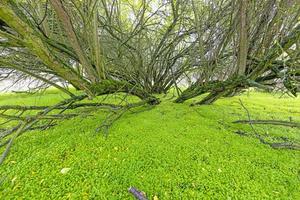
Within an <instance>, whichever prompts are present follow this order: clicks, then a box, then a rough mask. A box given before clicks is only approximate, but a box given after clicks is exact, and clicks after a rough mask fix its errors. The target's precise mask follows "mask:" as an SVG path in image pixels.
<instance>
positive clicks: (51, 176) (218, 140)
mask: <svg viewBox="0 0 300 200" xmlns="http://www.w3.org/2000/svg"><path fill="white" fill-rule="evenodd" d="M170 97H171V95H168V96H165V97H164V96H161V100H162V103H161V104H160V105H158V106H155V107H153V108H152V109H145V108H138V109H135V110H134V111H131V112H127V113H126V114H125V115H123V116H122V117H121V118H120V119H119V120H118V121H116V122H115V123H114V125H113V126H112V127H111V128H110V130H109V134H108V137H104V135H103V133H101V132H100V133H96V132H95V129H96V128H97V127H98V126H99V125H100V124H101V122H102V121H103V119H104V118H105V116H106V115H107V114H108V113H107V112H105V111H94V112H93V116H84V117H83V116H79V117H76V118H73V119H69V120H65V121H63V122H61V123H59V125H57V126H55V127H53V128H50V129H48V130H45V131H31V132H27V133H25V134H24V135H22V136H20V137H19V138H18V139H17V140H16V142H15V144H14V145H13V147H12V149H11V152H10V154H9V156H8V158H7V159H6V160H5V162H4V164H3V165H2V166H0V199H133V197H132V196H131V194H129V193H128V191H127V190H128V188H129V187H130V186H134V187H136V188H138V189H139V190H142V191H144V192H145V193H146V195H147V197H148V198H149V199H153V198H154V197H155V198H154V199H247V200H248V199H300V151H297V150H286V149H280V150H278V149H272V148H271V147H270V146H268V145H265V144H262V143H261V142H260V141H259V140H258V139H257V138H255V137H253V130H252V129H251V127H250V126H249V125H247V124H243V125H242V124H233V123H232V121H235V120H240V119H247V114H246V111H245V110H244V109H243V107H242V106H241V104H240V101H239V99H241V101H242V102H243V104H244V105H245V107H247V109H248V110H249V112H250V114H251V117H252V119H280V120H289V119H290V118H292V120H294V121H298V122H300V98H299V97H298V98H290V97H287V96H284V97H281V98H280V95H279V94H276V95H274V94H265V93H260V92H247V93H244V94H242V95H240V96H236V97H232V98H224V99H221V100H219V101H217V102H216V103H214V104H213V105H206V106H199V107H190V106H189V104H190V103H191V102H192V101H193V100H191V101H188V102H185V103H183V104H175V103H172V100H170ZM62 98H64V95H62V94H60V93H58V92H56V91H49V92H47V93H46V94H44V95H39V94H34V95H28V94H2V95H1V96H0V105H4V104H21V105H48V104H49V105H50V104H53V103H55V102H58V101H59V100H61V99H62ZM108 101H116V100H115V99H108ZM254 127H255V129H256V131H257V132H258V133H260V134H262V135H263V137H265V139H266V140H268V141H273V140H274V141H275V140H276V141H277V140H280V138H282V137H288V138H290V139H292V140H294V141H297V142H300V130H299V129H296V128H287V127H280V126H272V125H254ZM238 130H239V131H240V132H246V134H248V135H249V136H242V135H239V134H237V133H236V131H238ZM1 151H3V149H1ZM63 168H67V170H66V169H64V170H65V172H66V173H61V170H62V169H63ZM64 170H63V171H64ZM68 170H69V171H68Z"/></svg>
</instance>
